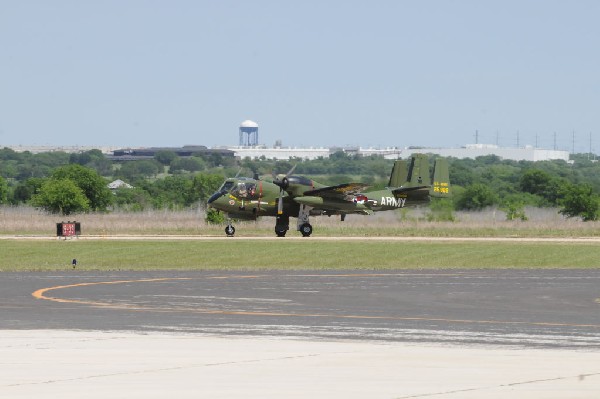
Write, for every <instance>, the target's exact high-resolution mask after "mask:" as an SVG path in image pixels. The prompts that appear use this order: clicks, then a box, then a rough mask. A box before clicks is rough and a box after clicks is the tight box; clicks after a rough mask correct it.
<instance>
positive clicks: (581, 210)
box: [559, 184, 600, 222]
mask: <svg viewBox="0 0 600 399" xmlns="http://www.w3.org/2000/svg"><path fill="white" fill-rule="evenodd" d="M561 205H562V209H561V210H560V211H559V213H561V214H563V215H565V216H567V217H570V218H571V217H581V219H582V220H583V221H584V222H587V221H592V220H598V209H599V206H600V202H599V200H598V196H597V195H596V194H594V192H593V190H592V186H590V185H589V184H578V185H571V186H569V187H568V188H566V189H565V190H564V197H563V199H562V201H561Z"/></svg>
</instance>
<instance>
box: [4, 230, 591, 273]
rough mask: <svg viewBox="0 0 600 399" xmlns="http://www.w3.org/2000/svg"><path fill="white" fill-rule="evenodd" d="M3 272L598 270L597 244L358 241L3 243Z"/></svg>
mask: <svg viewBox="0 0 600 399" xmlns="http://www.w3.org/2000/svg"><path fill="white" fill-rule="evenodd" d="M0 253H2V257H1V259H0V271H55V270H68V269H72V265H71V261H72V259H77V261H78V265H77V269H78V270H107V271H108V270H240V271H246V270H269V269H277V270H317V269H340V270H341V269H369V270H386V269H419V268H597V267H600V245H599V244H593V243H566V242H551V243H548V242H545V243H539V242H447V241H407V242H403V241H388V240H368V241H365V242H360V241H356V240H352V241H349V240H340V241H329V240H327V241H321V240H311V239H310V238H309V239H302V240H286V239H278V240H272V239H269V240H261V239H255V240H254V239H253V240H240V239H237V240H236V239H235V238H233V239H226V240H223V239H218V240H210V239H209V240H156V241H155V240H148V241H135V240H76V239H75V240H67V241H65V240H37V241H32V240H2V241H0Z"/></svg>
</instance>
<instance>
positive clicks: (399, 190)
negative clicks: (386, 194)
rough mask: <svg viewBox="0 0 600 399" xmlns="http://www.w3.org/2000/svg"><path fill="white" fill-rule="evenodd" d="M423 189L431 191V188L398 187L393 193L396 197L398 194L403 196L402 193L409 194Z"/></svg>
mask: <svg viewBox="0 0 600 399" xmlns="http://www.w3.org/2000/svg"><path fill="white" fill-rule="evenodd" d="M423 189H427V190H429V186H415V187H398V188H395V189H393V190H392V193H394V195H398V194H402V193H409V192H411V191H417V190H423Z"/></svg>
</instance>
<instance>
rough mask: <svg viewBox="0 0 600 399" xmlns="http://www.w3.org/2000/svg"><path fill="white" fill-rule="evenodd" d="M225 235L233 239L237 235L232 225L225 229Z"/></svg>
mask: <svg viewBox="0 0 600 399" xmlns="http://www.w3.org/2000/svg"><path fill="white" fill-rule="evenodd" d="M225 234H227V237H233V235H234V234H235V227H233V226H232V225H229V226H227V227H225Z"/></svg>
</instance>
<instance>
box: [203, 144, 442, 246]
mask: <svg viewBox="0 0 600 399" xmlns="http://www.w3.org/2000/svg"><path fill="white" fill-rule="evenodd" d="M293 170H294V168H292V170H290V171H289V172H288V173H286V174H285V175H278V176H275V177H274V178H273V179H272V181H268V180H261V179H259V177H258V176H257V175H255V176H254V177H253V178H249V177H237V176H236V177H234V178H229V179H226V180H225V182H224V183H223V185H222V186H221V188H219V190H218V191H217V192H216V193H214V194H213V195H212V196H211V197H210V198H209V199H208V206H209V207H211V208H213V209H217V210H219V211H222V212H225V213H226V214H227V217H228V222H227V226H226V227H225V234H226V235H227V236H233V235H234V234H235V227H234V226H233V225H232V223H231V220H232V219H238V220H256V219H257V218H258V217H261V216H274V217H275V218H276V219H275V234H276V235H277V236H278V237H284V236H285V234H286V233H287V231H288V230H289V229H290V227H289V224H290V217H295V218H297V219H298V222H297V230H298V231H299V232H300V233H301V234H302V236H304V237H308V236H310V235H311V234H312V232H313V228H312V226H311V224H310V223H309V217H310V216H318V215H327V216H332V215H340V217H341V220H342V221H343V220H344V219H345V217H346V215H348V214H361V215H371V214H373V213H374V212H381V211H388V210H394V209H399V208H404V207H407V206H415V205H421V204H427V203H429V201H430V198H431V197H438V198H446V197H450V195H451V192H450V180H449V174H448V163H447V161H446V160H445V159H443V158H438V159H436V161H435V165H434V167H433V184H432V180H431V175H430V170H429V160H428V158H427V156H426V155H422V154H413V155H412V156H411V158H410V159H408V160H397V161H395V163H394V167H393V169H392V173H391V175H390V180H389V182H388V185H387V187H386V188H385V189H383V190H378V191H371V192H363V190H365V189H366V188H367V187H368V185H367V184H364V183H344V184H338V185H335V186H326V185H323V184H320V183H317V182H315V181H314V180H311V179H309V178H307V177H304V176H297V175H293V174H292V173H293Z"/></svg>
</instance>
